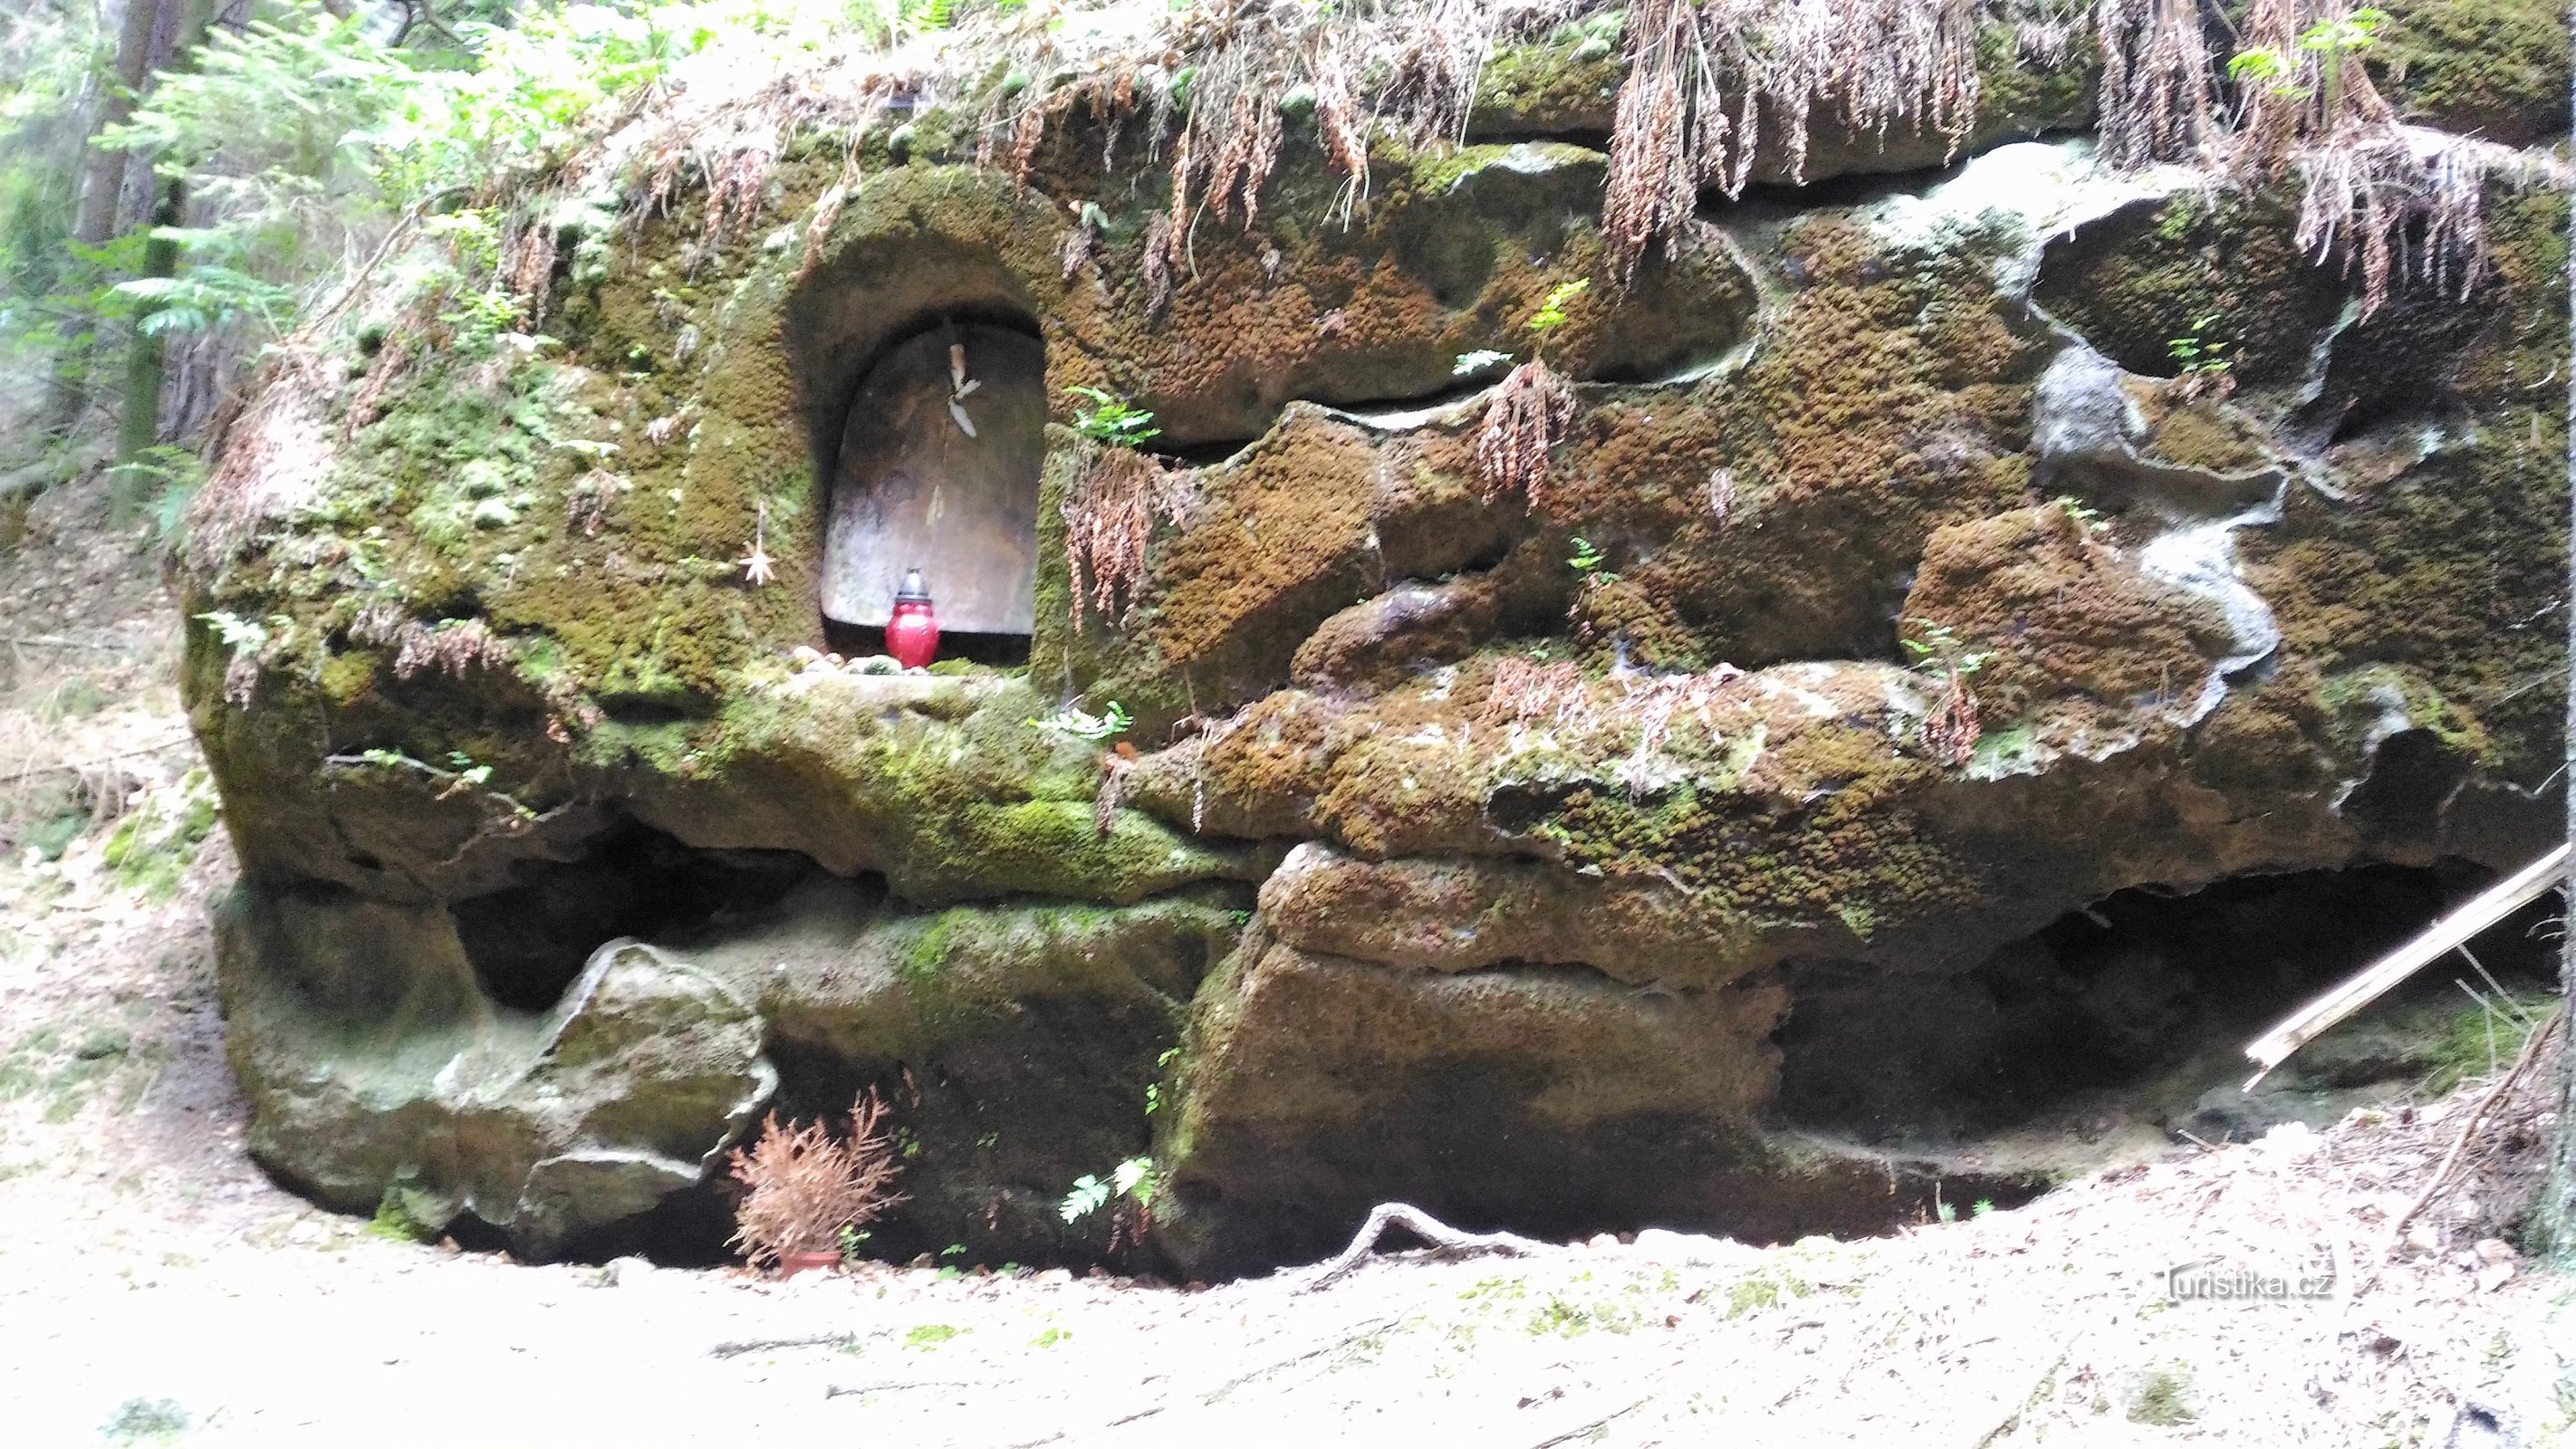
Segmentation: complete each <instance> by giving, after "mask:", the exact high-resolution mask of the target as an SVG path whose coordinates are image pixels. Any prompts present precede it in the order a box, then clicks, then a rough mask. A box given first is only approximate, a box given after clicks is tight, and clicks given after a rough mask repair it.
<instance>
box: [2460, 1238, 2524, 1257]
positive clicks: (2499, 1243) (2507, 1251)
mask: <svg viewBox="0 0 2576 1449" xmlns="http://www.w3.org/2000/svg"><path fill="white" fill-rule="evenodd" d="M2469 1251H2470V1252H2472V1253H2475V1254H2477V1255H2478V1257H2479V1258H2480V1259H2481V1260H2482V1261H2485V1262H2489V1263H2510V1262H2512V1261H2513V1260H2514V1259H2516V1258H2519V1257H2521V1256H2522V1255H2521V1254H2520V1253H2517V1252H2515V1251H2514V1250H2513V1244H2511V1243H2508V1242H2506V1241H2505V1240H2504V1239H2502V1238H2480V1239H2478V1241H2477V1243H2476V1244H2475V1245H2474V1246H2472V1247H2471V1248H2470V1249H2469Z"/></svg>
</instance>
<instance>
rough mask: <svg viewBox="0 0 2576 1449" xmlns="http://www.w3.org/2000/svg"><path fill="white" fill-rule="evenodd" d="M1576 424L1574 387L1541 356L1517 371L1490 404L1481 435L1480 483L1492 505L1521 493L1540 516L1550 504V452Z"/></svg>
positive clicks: (1478, 441) (1500, 385) (1478, 449)
mask: <svg viewBox="0 0 2576 1449" xmlns="http://www.w3.org/2000/svg"><path fill="white" fill-rule="evenodd" d="M1573 422H1574V389H1573V387H1571V386H1570V385H1568V384H1567V382H1566V380H1565V379H1564V378H1562V377H1559V376H1557V375H1556V372H1555V370H1554V369H1552V368H1550V367H1549V366H1548V365H1547V363H1546V362H1545V361H1544V360H1543V359H1540V358H1531V359H1530V360H1529V361H1527V362H1524V363H1522V364H1521V365H1520V366H1518V367H1515V368H1513V369H1512V370H1511V372H1510V373H1509V374H1508V375H1506V376H1505V377H1504V378H1503V380H1502V381H1501V382H1500V383H1497V384H1496V385H1495V387H1494V395H1493V397H1492V399H1491V400H1490V401H1488V402H1487V403H1486V404H1485V425H1484V429H1483V431H1481V432H1479V433H1478V434H1477V435H1476V485H1477V488H1478V490H1479V491H1480V492H1481V493H1482V494H1483V495H1484V498H1485V501H1486V502H1488V503H1491V502H1493V501H1495V500H1497V499H1499V498H1501V497H1502V496H1503V495H1505V494H1507V493H1510V492H1513V491H1514V490H1518V491H1519V492H1520V493H1521V494H1522V495H1523V496H1524V497H1526V498H1528V499H1529V504H1530V508H1531V510H1532V511H1534V512H1544V511H1545V510H1546V508H1547V503H1548V486H1547V479H1548V454H1549V452H1550V451H1551V450H1553V449H1554V448H1555V447H1556V445H1557V444H1558V443H1559V442H1560V441H1562V440H1563V439H1564V437H1565V433H1566V429H1567V428H1568V427H1570V426H1571V425H1572V424H1573Z"/></svg>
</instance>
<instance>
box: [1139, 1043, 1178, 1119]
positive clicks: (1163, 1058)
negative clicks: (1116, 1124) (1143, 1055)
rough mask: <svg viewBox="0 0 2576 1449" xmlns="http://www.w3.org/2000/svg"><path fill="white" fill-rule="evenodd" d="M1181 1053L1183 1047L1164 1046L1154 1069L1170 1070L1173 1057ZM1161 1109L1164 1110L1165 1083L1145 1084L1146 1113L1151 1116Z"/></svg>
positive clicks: (1160, 1070) (1156, 1059) (1155, 1060)
mask: <svg viewBox="0 0 2576 1449" xmlns="http://www.w3.org/2000/svg"><path fill="white" fill-rule="evenodd" d="M1180 1054H1181V1049H1180V1048H1179V1047H1165V1048H1163V1051H1162V1055H1160V1056H1157V1057H1156V1058H1154V1070H1156V1071H1158V1072H1166V1071H1170V1070H1171V1067H1172V1059H1173V1058H1175V1057H1177V1056H1179V1055H1180ZM1161 1110H1163V1084H1162V1083H1160V1082H1147V1083H1146V1084H1145V1115H1146V1116H1148V1117H1151V1116H1153V1115H1154V1114H1155V1113H1157V1112H1159V1111H1161Z"/></svg>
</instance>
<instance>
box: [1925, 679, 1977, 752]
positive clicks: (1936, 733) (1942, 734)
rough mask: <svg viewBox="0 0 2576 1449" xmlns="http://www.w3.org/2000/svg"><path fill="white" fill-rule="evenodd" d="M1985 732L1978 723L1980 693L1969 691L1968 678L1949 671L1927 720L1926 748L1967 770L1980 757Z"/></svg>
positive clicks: (1926, 717)
mask: <svg viewBox="0 0 2576 1449" xmlns="http://www.w3.org/2000/svg"><path fill="white" fill-rule="evenodd" d="M1983 732H1984V731H1983V727H1982V726H1981V725H1980V724H1979V723H1978V722H1977V695H1976V691H1974V690H1972V689H1970V688H1968V680H1967V676H1966V675H1964V674H1961V673H1960V672H1959V671H1958V670H1956V669H1953V670H1950V671H1948V676H1947V679H1946V680H1945V682H1944V683H1943V685H1942V687H1941V697H1940V698H1939V699H1937V700H1934V701H1933V703H1932V711H1931V713H1929V714H1926V715H1925V716H1923V728H1922V732H1921V733H1922V740H1923V748H1924V749H1925V750H1926V751H1928V752H1929V753H1930V754H1931V756H1932V758H1934V759H1936V760H1938V761H1940V762H1941V763H1943V764H1945V765H1950V766H1954V767H1956V768H1959V769H1965V768H1967V765H1968V762H1969V761H1970V760H1973V759H1975V758H1976V757H1977V739H1978V737H1979V736H1980V735H1981V734H1982V733H1983Z"/></svg>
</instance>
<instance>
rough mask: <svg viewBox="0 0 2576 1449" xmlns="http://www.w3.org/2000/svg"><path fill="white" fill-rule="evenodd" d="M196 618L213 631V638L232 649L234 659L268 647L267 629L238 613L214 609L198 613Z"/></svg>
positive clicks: (248, 655)
mask: <svg viewBox="0 0 2576 1449" xmlns="http://www.w3.org/2000/svg"><path fill="white" fill-rule="evenodd" d="M197 618H198V620H199V621H200V622H202V623H204V624H206V625H207V626H209V627H210V628H212V629H213V630H214V631H215V639H216V641H217V642H218V643H220V644H222V645H223V646H224V647H225V648H227V649H230V650H231V651H233V657H234V658H235V659H247V658H249V657H251V656H252V655H254V654H257V653H258V652H259V651H260V650H262V649H265V648H267V647H268V629H267V628H266V626H264V625H262V624H259V623H257V622H255V621H253V620H250V619H245V618H242V617H241V616H240V615H238V614H232V613H227V612H225V611H224V610H222V609H216V610H213V611H211V612H209V613H204V614H199V615H198V616H197Z"/></svg>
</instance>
